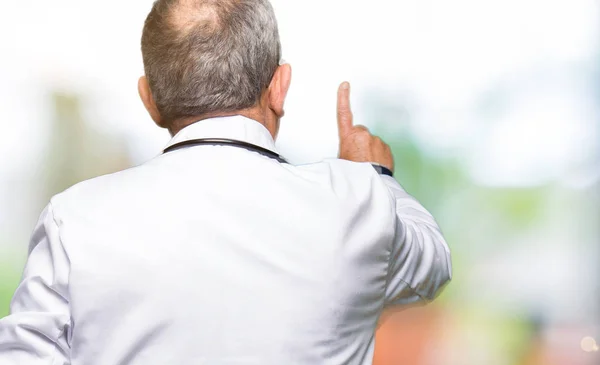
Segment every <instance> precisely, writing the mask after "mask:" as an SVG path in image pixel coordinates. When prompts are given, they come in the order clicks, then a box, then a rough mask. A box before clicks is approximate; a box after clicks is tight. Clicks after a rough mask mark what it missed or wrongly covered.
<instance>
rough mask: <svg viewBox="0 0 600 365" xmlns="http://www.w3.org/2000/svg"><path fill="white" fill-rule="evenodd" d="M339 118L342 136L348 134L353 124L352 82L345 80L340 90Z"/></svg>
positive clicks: (339, 128)
mask: <svg viewBox="0 0 600 365" xmlns="http://www.w3.org/2000/svg"><path fill="white" fill-rule="evenodd" d="M337 120H338V130H339V133H340V137H343V136H345V135H347V134H348V132H349V131H350V130H351V129H352V126H353V116H352V109H351V107H350V83H348V82H344V83H342V84H341V85H340V88H339V90H338V102H337Z"/></svg>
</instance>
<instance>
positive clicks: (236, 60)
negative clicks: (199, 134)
mask: <svg viewBox="0 0 600 365" xmlns="http://www.w3.org/2000/svg"><path fill="white" fill-rule="evenodd" d="M142 55H143V59H144V68H145V73H146V77H147V78H148V82H149V84H150V90H151V92H152V96H153V98H154V100H155V102H156V105H157V107H158V111H159V113H160V115H161V118H162V120H163V122H164V123H165V124H166V125H167V126H169V125H171V124H172V123H173V122H176V121H178V120H181V119H184V118H189V117H198V116H204V115H208V114H211V113H226V112H234V111H238V110H243V109H247V108H250V107H253V106H255V105H256V104H257V103H258V102H259V100H260V97H261V95H262V93H263V91H264V90H265V89H266V88H267V87H268V86H269V84H270V82H271V79H272V78H273V75H274V73H275V70H276V69H277V67H278V65H279V60H280V57H281V43H280V40H279V30H278V27H277V20H276V18H275V13H274V11H273V8H272V6H271V4H270V3H269V1H268V0H157V1H155V3H154V5H153V7H152V11H151V12H150V14H149V15H148V18H147V19H146V22H145V25H144V32H143V35H142Z"/></svg>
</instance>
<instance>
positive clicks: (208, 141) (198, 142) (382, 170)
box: [164, 138, 394, 177]
mask: <svg viewBox="0 0 600 365" xmlns="http://www.w3.org/2000/svg"><path fill="white" fill-rule="evenodd" d="M194 146H229V147H236V148H242V149H245V150H248V151H252V152H257V153H259V154H261V155H263V156H265V157H269V158H272V159H274V160H276V161H278V162H279V163H282V164H289V162H287V160H286V159H285V158H283V157H282V156H281V155H279V154H277V153H275V152H273V151H271V150H268V149H266V148H263V147H260V146H257V145H254V144H251V143H248V142H243V141H237V140H234V139H224V138H204V139H191V140H189V141H183V142H180V143H177V144H174V145H173V146H170V147H168V148H166V149H165V150H164V153H169V152H173V151H176V150H179V149H182V148H187V147H194ZM371 165H372V166H373V168H374V169H375V171H377V172H378V173H379V174H380V175H387V176H391V177H394V173H393V172H392V171H391V170H390V169H388V168H387V167H383V166H381V165H376V164H371Z"/></svg>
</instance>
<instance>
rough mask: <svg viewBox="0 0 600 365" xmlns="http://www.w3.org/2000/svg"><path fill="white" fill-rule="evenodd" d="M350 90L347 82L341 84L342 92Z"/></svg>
mask: <svg viewBox="0 0 600 365" xmlns="http://www.w3.org/2000/svg"><path fill="white" fill-rule="evenodd" d="M349 88H350V83H349V82H344V83H343V84H342V90H348V89H349Z"/></svg>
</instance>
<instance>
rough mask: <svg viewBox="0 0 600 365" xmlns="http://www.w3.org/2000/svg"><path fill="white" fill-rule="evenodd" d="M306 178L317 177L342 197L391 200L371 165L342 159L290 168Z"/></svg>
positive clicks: (382, 181) (381, 180)
mask: <svg viewBox="0 0 600 365" xmlns="http://www.w3.org/2000/svg"><path fill="white" fill-rule="evenodd" d="M290 168H291V169H293V170H295V171H299V172H301V173H303V175H305V176H307V175H308V176H315V177H316V178H318V179H320V180H321V182H322V183H324V184H327V185H328V186H329V187H330V188H331V189H333V190H334V191H336V192H338V195H339V194H342V195H348V194H351V195H353V196H354V197H359V196H362V197H363V198H364V199H369V198H373V197H379V198H381V199H389V190H388V188H387V186H386V184H385V183H384V180H383V179H382V177H381V176H380V175H379V173H378V172H377V171H376V170H375V169H374V168H373V166H372V165H371V164H370V163H357V162H352V161H347V160H341V159H326V160H323V161H322V162H319V163H315V164H308V165H300V166H294V167H290Z"/></svg>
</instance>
